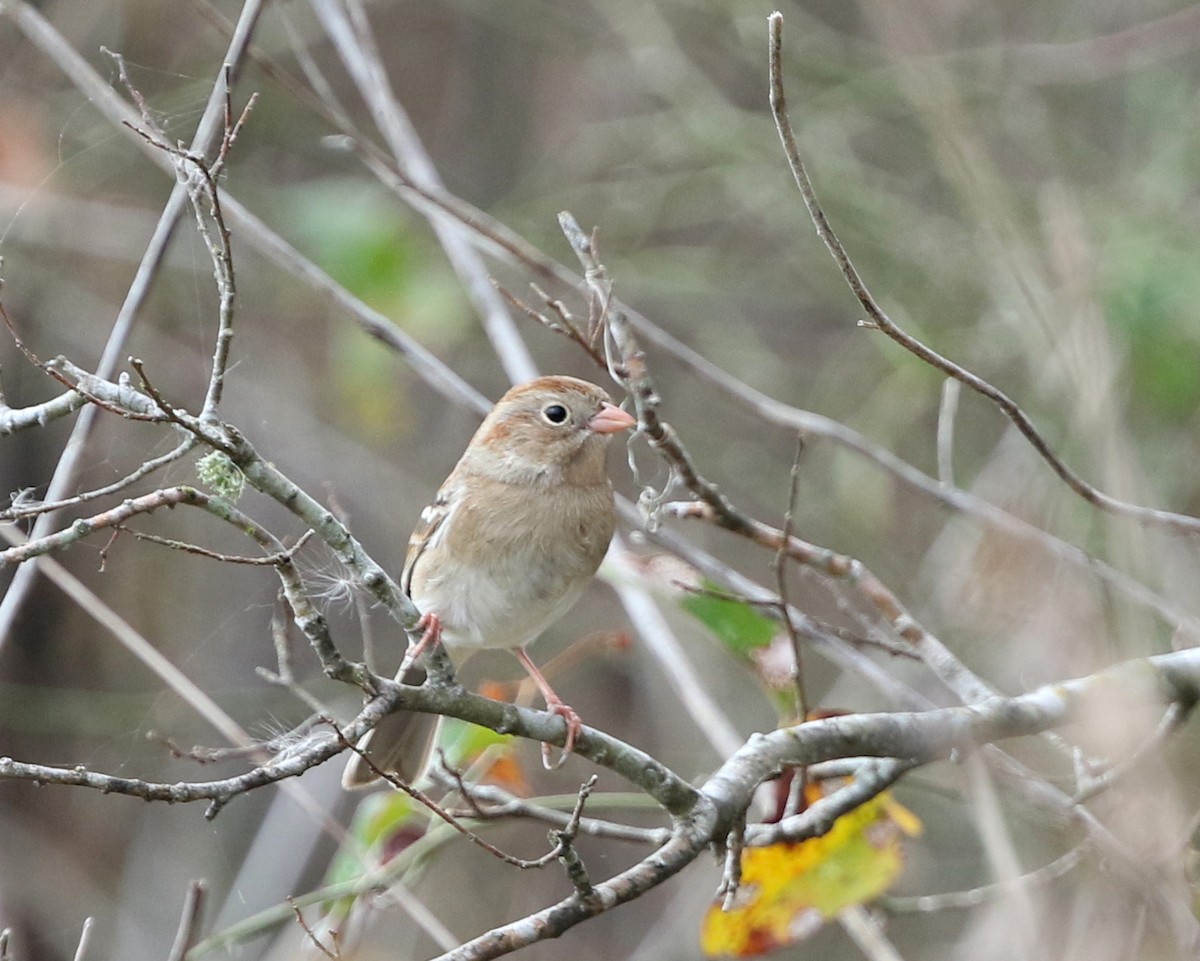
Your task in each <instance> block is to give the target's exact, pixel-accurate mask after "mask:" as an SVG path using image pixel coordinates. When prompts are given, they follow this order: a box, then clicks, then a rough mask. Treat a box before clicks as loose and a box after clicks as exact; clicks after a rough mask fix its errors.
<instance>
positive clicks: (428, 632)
mask: <svg viewBox="0 0 1200 961" xmlns="http://www.w3.org/2000/svg"><path fill="white" fill-rule="evenodd" d="M417 627H418V628H421V629H422V630H423V631H424V632H425V633H423V634H422V635H421V639H420V640H419V641H417V643H416V644H414V645H413V646H412V647H410V648H409V649H408V654H407V655H406V656H405V658H404V660H405V662H407V663H409V664H415V663H416V661H417V658H419V657H420V656H421V655H422V654H424V653H425V652H426V651H427V650H429V649H430V648H431V647H437V646H438V645H439V644H441V643H442V622H441V620H440V619H439V618H438V616H437V615H436V614H431V613H428V612H426V613H425V614H422V615H421V619H420V620H419V621H417Z"/></svg>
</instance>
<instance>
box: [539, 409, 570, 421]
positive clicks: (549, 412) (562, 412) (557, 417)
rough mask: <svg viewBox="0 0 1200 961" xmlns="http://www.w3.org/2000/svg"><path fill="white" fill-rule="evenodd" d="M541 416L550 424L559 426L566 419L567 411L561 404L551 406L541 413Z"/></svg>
mask: <svg viewBox="0 0 1200 961" xmlns="http://www.w3.org/2000/svg"><path fill="white" fill-rule="evenodd" d="M542 416H543V417H545V418H546V420H548V421H550V423H551V424H561V423H563V422H564V421H565V420H566V419H567V409H566V408H565V407H563V405H562V404H551V405H550V406H549V407H546V408H545V409H544V410H543V411H542Z"/></svg>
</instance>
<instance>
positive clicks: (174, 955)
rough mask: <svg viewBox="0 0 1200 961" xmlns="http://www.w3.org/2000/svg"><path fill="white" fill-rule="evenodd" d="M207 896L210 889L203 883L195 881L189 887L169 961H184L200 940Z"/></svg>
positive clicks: (168, 955) (168, 956)
mask: <svg viewBox="0 0 1200 961" xmlns="http://www.w3.org/2000/svg"><path fill="white" fill-rule="evenodd" d="M207 895H208V887H207V885H205V883H204V882H203V881H193V882H192V883H191V884H189V885H188V890H187V896H186V897H185V898H184V900H183V912H182V913H181V914H180V916H179V927H178V928H177V929H176V931H175V941H174V943H172V945H171V950H170V952H169V953H168V954H167V961H184V959H185V958H186V957H187V953H188V951H190V950H191V948H192V945H194V944H195V943H196V941H197V940H198V938H199V936H200V923H201V921H202V920H203V918H204V902H205V900H206V899H207Z"/></svg>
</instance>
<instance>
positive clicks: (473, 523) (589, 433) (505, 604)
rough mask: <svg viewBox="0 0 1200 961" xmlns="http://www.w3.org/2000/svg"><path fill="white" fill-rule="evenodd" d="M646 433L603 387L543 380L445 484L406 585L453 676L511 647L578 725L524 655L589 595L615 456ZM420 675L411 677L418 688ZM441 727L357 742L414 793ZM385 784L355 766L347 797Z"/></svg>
mask: <svg viewBox="0 0 1200 961" xmlns="http://www.w3.org/2000/svg"><path fill="white" fill-rule="evenodd" d="M636 424H637V421H636V420H635V419H634V418H633V417H631V416H630V415H629V414H627V413H626V412H625V411H623V410H621V409H620V408H619V407H616V406H614V405H613V404H612V402H611V401H610V399H609V396H608V394H606V393H605V392H604V391H603V390H602V389H601V388H599V387H597V386H596V385H595V384H589V383H588V382H587V381H583V380H577V379H575V378H574V377H539V378H538V379H537V380H532V381H530V382H529V383H526V384H520V385H518V386H516V387H514V388H512V390H510V391H509V392H508V393H507V394H505V395H504V396H503V397H501V398H500V400H499V402H497V404H496V406H495V407H494V408H492V411H491V412H490V413H489V414H488V415H487V417H486V418H485V419H484V421H483V423H482V424H481V425H480V427H479V430H478V431H476V433H475V436H474V437H473V438H472V439H471V443H470V444H469V445H468V446H467V449H466V451H465V452H464V453H463V456H462V458H461V459H460V460H459V462H458V464H457V465H455V467H454V470H452V471H451V472H450V476H449V477H447V478H446V480H445V483H443V484H442V486H441V489H440V490H439V491H438V493H437V496H436V497H435V498H434V501H433V503H432V504H431V505H430V506H429V507H427V508H425V510H424V511H422V512H421V523H420V524H419V525H418V526H417V529H416V530H415V531H413V534H412V537H411V538H410V539H409V542H408V556H407V558H406V559H405V562H404V572H403V574H402V575H401V586H402V587H403V589H404V591H405V592H406V593H407V594H408V596H409V597H410V598H412V601H413V603H414V604H415V605H416V606H417V609H418V610H419V611H421V612H422V615H423V617H422V625H423V626H424V627H425V631H426V633H425V638H424V639H423V640H422V641H421V644H422V645H423V644H425V643H436V642H437V641H438V640H440V641H441V643H443V644H444V645H445V647H446V651H447V653H448V654H450V656H451V659H452V660H453V661H455V663H461V662H462V660H463V659H464V658H465V657H466V656H467V655H469V654H470V653H471V652H472V651H476V650H480V649H482V648H485V647H486V648H494V647H501V648H509V649H511V650H512V651H513V652H514V653H515V654H516V656H517V658H518V659H519V660H520V661H521V663H522V664H523V665H524V666H525V669H526V670H527V671H528V672H529V675H530V677H532V678H533V680H534V682H535V683H536V684H537V686H538V689H539V690H540V691H541V692H542V696H543V697H544V698H545V699H546V706H547V708H548V709H549V710H550V711H552V712H554V713H556V714H559V715H561V716H562V717H563V718H564V719H565V720H566V721H567V727H568V733H567V751H568V752H569V751H570V749H571V746H572V745H573V743H574V740H575V737H576V735H577V734H578V731H579V726H580V724H579V716H578V715H577V714H576V713H575V712H574V711H573V710H572V709H571V708H569V707H568V706H567V705H565V704H564V703H563V702H562V700H561V699H560V698H559V697H558V695H556V694H555V693H554V691H553V689H551V687H550V685H549V684H548V683H547V682H546V679H545V678H544V677H543V676H542V674H541V672H540V671H539V670H538V669H537V667H536V666H535V665H534V663H533V661H531V660H530V659H529V655H528V654H527V653H526V652H525V646H526V645H527V644H529V643H530V642H532V641H533V640H534V639H536V638H537V636H538V635H539V634H541V633H542V632H543V631H544V630H545V629H546V628H547V627H549V626H550V625H551V624H553V623H554V622H555V621H557V620H558V619H559V618H561V617H562V616H563V615H564V614H566V612H567V611H568V610H569V609H570V608H571V606H572V605H573V604H574V603H575V602H576V601H577V600H578V599H579V597H580V595H581V594H582V593H583V592H584V589H585V588H586V587H587V585H588V583H589V581H591V579H592V576H593V575H594V574H595V573H596V569H597V568H598V567H599V566H600V561H601V560H602V559H603V557H604V553H605V551H606V550H608V543H609V541H610V540H611V539H612V533H613V526H614V519H615V518H614V510H613V492H612V484H611V482H610V481H609V479H608V472H607V470H606V469H605V466H604V454H605V451H606V449H607V448H608V442H609V440H610V439H611V436H612V435H613V434H616V433H619V432H620V431H623V430H627V429H629V428H631V427H634V426H635V425H636ZM423 678H424V672H423V671H422V670H421V669H420V668H419V667H416V666H414V667H413V668H411V669H410V670H409V672H408V674H406V675H405V677H403V678H401V677H399V676H397V680H403V681H405V682H406V683H410V684H411V683H420V681H421V680H423ZM440 720H441V719H440V718H439V717H437V716H436V715H430V714H413V713H409V712H405V711H400V712H397V713H395V714H390V715H388V716H387V717H385V718H384V719H383V720H382V721H381V722H380V723H379V724H378V725H377V726H376V727H375V728H374V730H372V731H371V732H370V733H368V734H367V735H366V736H365V737H363V739H362V740H361V741H360V742H359V744H358V747H359V750H360V751H363V752H365V753H366V754H368V755H369V756H370V758H371V761H372V763H374V764H375V765H376V766H377V767H379V768H380V769H381V770H384V771H388V772H394V773H395V774H398V775H399V776H400V777H401V778H403V779H404V780H406V781H413V780H415V779H416V778H418V777H419V776H420V775H421V774H422V772H423V771H424V769H425V766H426V764H427V763H428V760H429V756H430V753H431V752H432V749H433V744H434V743H435V741H436V737H437V729H438V723H439V722H440ZM375 779H376V775H375V773H374V772H373V771H372V770H371V769H370V768H369V767H368V766H367V764H366V763H365V762H364V761H363V759H362V758H361V757H359V756H358V755H357V754H355V755H354V756H352V757H351V758H350V761H349V763H348V764H347V765H346V770H345V773H344V774H343V775H342V784H343V786H345V787H347V788H354V787H361V786H363V785H366V784H370V783H371V782H372V781H374V780H375Z"/></svg>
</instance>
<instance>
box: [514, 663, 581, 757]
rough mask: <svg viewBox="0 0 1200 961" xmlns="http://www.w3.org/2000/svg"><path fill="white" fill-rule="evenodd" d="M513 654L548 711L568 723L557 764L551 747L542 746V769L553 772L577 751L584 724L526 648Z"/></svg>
mask: <svg viewBox="0 0 1200 961" xmlns="http://www.w3.org/2000/svg"><path fill="white" fill-rule="evenodd" d="M513 653H514V654H516V655H517V660H519V661H520V662H521V663H522V664H523V665H524V666H525V670H526V671H528V672H529V676H530V677H531V678H533V683H534V684H536V685H537V688H538V690H539V691H541V692H542V697H544V698H545V699H546V710H547V711H549V712H550V713H551V714H557V715H558V716H559V717H561V718H562V719H563V720H564V721H566V722H567V740H566V742H565V743H564V744H563V752H562V755H561V756H560V757H559V759H558V760H557V761H556V762H555V763H553V764H551V763H550V745H549V744H543V745H542V767H544V768H545V769H546V770H547V771H553V770H555V769H557V768H560V767H562V766H563V764H564V763H566V760H567V758H569V757H570V756H571V752H572V751H573V750H575V741H576V739H577V738H578V737H579V732H580V730H581V729H582V728H583V722H582V721H581V720H580V719H579V715H578V714H576V713H575V710H574V709H573V708H571V707H568V706H567V705H566V704H564V703H563V700H562V698H561V697H559V696H558V695H557V694H555V693H554V688H552V687H551V686H550V682H549V681H547V680H546V678H545V677H543V676H542V672H541V671H539V670H538V669H537V665H536V664H534V663H533V661H532V660H531V659H530V657H529V655H528V654H526V653H525V648H523V647H518V648H517V649H516V650H515V651H514V652H513Z"/></svg>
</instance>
